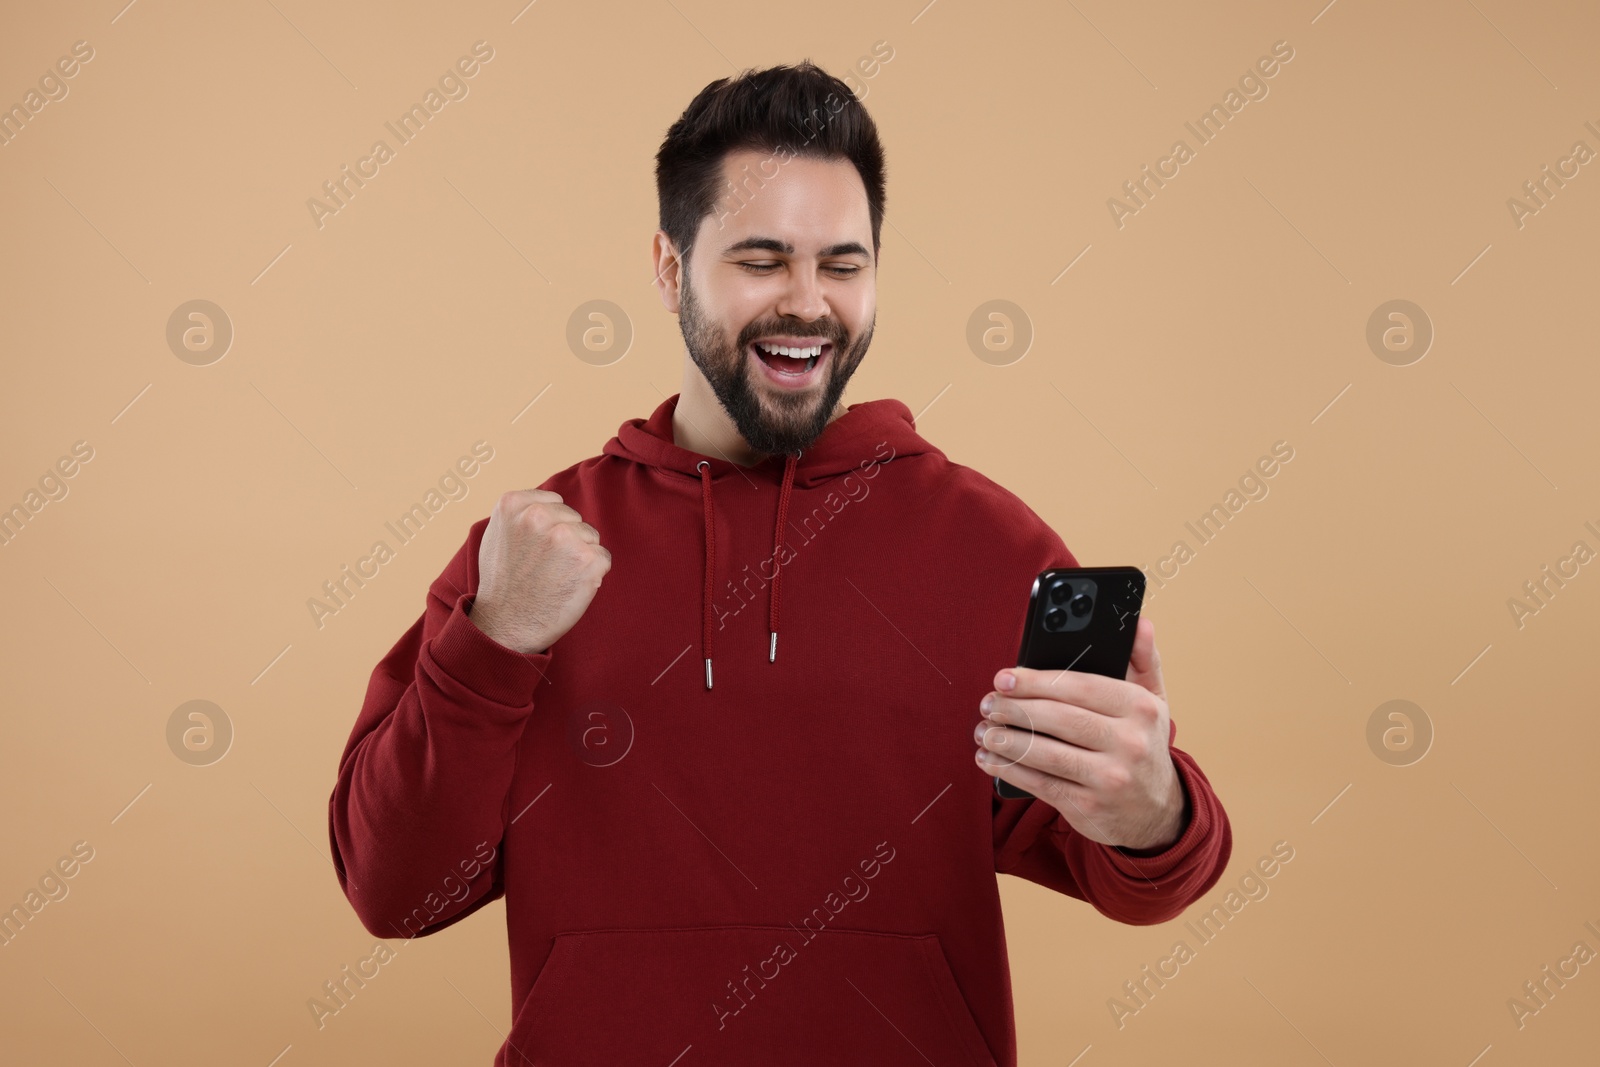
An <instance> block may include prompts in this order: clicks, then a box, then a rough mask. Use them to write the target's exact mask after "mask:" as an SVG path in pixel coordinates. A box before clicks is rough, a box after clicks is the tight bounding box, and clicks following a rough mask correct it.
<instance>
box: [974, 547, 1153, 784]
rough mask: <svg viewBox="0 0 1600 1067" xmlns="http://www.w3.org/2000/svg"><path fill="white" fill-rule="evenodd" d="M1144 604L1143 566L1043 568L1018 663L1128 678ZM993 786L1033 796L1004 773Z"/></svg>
mask: <svg viewBox="0 0 1600 1067" xmlns="http://www.w3.org/2000/svg"><path fill="white" fill-rule="evenodd" d="M1143 604H1144V572H1143V571H1141V570H1140V569H1139V568H1138V567H1076V568H1067V567H1062V568H1054V569H1051V570H1046V571H1041V572H1039V576H1038V577H1037V578H1035V579H1034V580H1033V590H1032V592H1030V593H1029V594H1028V614H1027V621H1026V622H1024V624H1023V627H1022V647H1021V648H1020V649H1018V650H1017V666H1019V667H1031V668H1033V669H1034V670H1045V671H1049V670H1073V671H1085V672H1087V673H1090V674H1103V675H1105V676H1106V677H1108V678H1116V679H1119V680H1121V679H1125V678H1127V676H1128V660H1129V658H1130V657H1131V656H1132V655H1133V638H1134V635H1135V634H1136V633H1137V632H1138V628H1139V610H1140V608H1141V607H1142V606H1143ZM1007 725H1008V726H1010V727H1011V728H1012V729H1016V730H1023V729H1026V727H1022V726H1011V724H1009V723H1008V724H1007ZM994 789H995V792H996V793H998V794H999V795H1000V796H1002V797H1006V798H1008V799H1010V798H1014V797H1031V796H1033V794H1032V793H1030V792H1028V791H1027V790H1026V789H1019V788H1018V787H1016V786H1014V785H1012V784H1011V783H1010V782H1008V781H1006V780H1005V779H1003V778H996V779H995V780H994Z"/></svg>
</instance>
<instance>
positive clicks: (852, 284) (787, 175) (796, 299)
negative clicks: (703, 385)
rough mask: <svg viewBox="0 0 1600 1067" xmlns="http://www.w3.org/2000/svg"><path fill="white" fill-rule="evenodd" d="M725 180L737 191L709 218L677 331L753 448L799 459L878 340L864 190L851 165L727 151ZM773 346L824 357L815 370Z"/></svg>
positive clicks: (684, 284)
mask: <svg viewBox="0 0 1600 1067" xmlns="http://www.w3.org/2000/svg"><path fill="white" fill-rule="evenodd" d="M784 160H787V162H783V161H784ZM746 168H748V171H747V170H746ZM774 172H776V173H775V174H774ZM723 174H724V175H725V176H726V177H727V178H728V180H729V181H731V182H733V183H734V184H735V187H736V188H737V190H738V193H737V194H735V193H732V192H730V193H728V194H727V195H725V196H724V197H723V198H722V199H720V200H719V201H718V202H717V204H716V206H715V208H714V209H713V210H712V212H711V214H709V215H707V216H706V217H705V218H704V219H702V220H701V221H700V229H699V232H698V235H697V236H696V238H695V243H694V247H693V250H692V252H691V254H690V266H689V271H688V272H687V275H685V276H684V277H683V279H682V286H681V291H680V308H679V323H678V324H679V327H680V328H681V329H682V331H683V340H684V344H685V345H686V346H687V347H688V350H689V356H690V358H691V359H693V360H694V363H695V366H696V367H698V368H699V369H700V373H701V374H703V375H704V376H705V378H706V381H707V382H708V383H709V384H710V386H711V389H712V391H713V392H714V393H715V394H716V396H717V399H718V400H719V401H720V402H721V404H722V407H723V409H724V410H726V411H727V413H728V416H729V417H730V418H731V419H732V420H733V423H734V426H735V427H736V428H737V429H738V431H739V434H740V436H742V437H743V438H744V439H745V440H746V441H747V442H748V443H749V445H750V447H751V448H752V449H754V450H756V451H758V452H766V453H773V454H776V453H790V452H796V451H800V450H802V449H805V448H807V447H809V446H810V445H811V443H812V442H813V441H815V440H816V439H817V437H818V436H820V435H821V433H822V431H823V428H824V427H826V426H827V424H828V420H829V417H830V416H831V415H832V414H833V410H834V408H835V407H836V406H837V405H838V402H839V398H840V396H841V395H843V393H844V387H845V385H846V383H848V382H849V380H850V376H851V375H852V374H854V373H855V371H856V368H857V367H858V366H860V364H861V360H862V359H863V358H865V356H866V354H867V346H868V345H869V344H871V343H872V330H873V324H874V321H875V316H876V312H877V267H876V263H875V262H874V259H873V255H872V222H871V217H870V215H869V214H868V211H867V195H866V188H865V186H863V185H862V183H861V177H860V175H859V174H858V173H857V172H856V169H855V166H854V165H853V164H851V163H850V162H849V161H848V160H845V159H840V160H826V161H824V160H817V159H805V158H800V157H797V156H792V155H780V154H774V153H768V152H762V151H753V150H746V151H739V152H731V153H729V154H728V156H727V158H726V159H725V160H724V161H723ZM765 340H770V341H775V342H778V343H780V344H781V345H782V346H783V347H786V348H789V349H791V350H794V349H802V350H803V349H805V348H808V347H812V346H816V345H819V344H820V345H821V346H822V351H821V353H820V354H819V355H818V356H817V357H815V358H814V359H813V360H812V361H811V362H810V363H809V364H808V363H807V362H806V361H804V360H803V359H796V358H785V357H784V356H782V355H770V354H765V353H764V351H763V349H762V348H761V347H759V346H758V345H757V344H756V342H758V341H765Z"/></svg>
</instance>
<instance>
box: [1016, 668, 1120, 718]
mask: <svg viewBox="0 0 1600 1067" xmlns="http://www.w3.org/2000/svg"><path fill="white" fill-rule="evenodd" d="M1007 675H1010V676H1012V677H1013V678H1015V680H1016V682H1015V685H1014V686H1012V687H1011V688H1010V689H1008V688H1007V687H1006V684H1005V682H1006V676H1007ZM994 683H995V689H996V690H997V691H998V692H999V693H1000V695H1001V696H1009V697H1013V698H1019V699H1027V698H1030V697H1043V698H1045V699H1047V700H1059V701H1063V702H1065V703H1068V704H1075V705H1077V706H1078V707H1080V708H1088V709H1089V710H1090V711H1096V712H1099V713H1100V714H1102V715H1113V716H1117V717H1119V718H1120V717H1123V716H1127V715H1132V714H1133V712H1134V709H1135V702H1136V701H1137V700H1138V699H1139V698H1140V696H1141V693H1140V690H1139V688H1138V687H1137V686H1132V685H1129V684H1128V683H1127V682H1126V681H1125V680H1123V679H1121V678H1107V677H1106V676H1105V675H1103V674H1091V673H1089V672H1088V671H1071V670H1068V671H1054V670H1051V671H1041V670H1034V669H1032V668H1030V667H1007V668H1005V669H1004V670H1002V671H1000V672H999V673H997V674H996V675H995V677H994Z"/></svg>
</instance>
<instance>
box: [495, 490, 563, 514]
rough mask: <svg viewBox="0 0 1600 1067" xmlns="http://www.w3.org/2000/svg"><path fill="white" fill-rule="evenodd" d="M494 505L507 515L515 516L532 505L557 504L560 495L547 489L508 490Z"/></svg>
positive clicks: (559, 501)
mask: <svg viewBox="0 0 1600 1067" xmlns="http://www.w3.org/2000/svg"><path fill="white" fill-rule="evenodd" d="M496 503H497V504H498V505H499V507H500V510H501V511H503V512H505V513H506V514H507V515H517V514H520V513H521V512H524V511H526V510H528V508H529V507H530V506H531V505H533V504H559V503H561V494H560V493H553V492H551V491H550V490H548V489H508V490H507V491H506V492H504V493H501V494H500V499H499V500H498V501H497V502H496Z"/></svg>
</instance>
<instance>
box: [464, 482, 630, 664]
mask: <svg viewBox="0 0 1600 1067" xmlns="http://www.w3.org/2000/svg"><path fill="white" fill-rule="evenodd" d="M610 569H611V553H610V552H609V551H608V550H607V549H606V548H605V547H604V546H602V545H601V544H600V534H599V533H598V532H597V531H596V530H595V528H594V527H593V526H590V525H589V524H588V523H586V522H584V521H583V516H581V515H579V514H578V513H577V512H576V511H574V510H572V508H570V507H568V506H567V505H566V504H563V503H562V502H561V495H560V494H559V493H552V492H550V491H548V490H545V489H518V490H513V491H511V492H509V493H503V494H502V495H501V497H500V499H499V500H498V501H496V502H495V505H494V510H493V511H492V512H490V514H489V525H488V526H487V527H485V528H484V531H483V541H482V543H481V544H480V545H479V546H478V592H477V595H476V596H475V597H474V599H473V602H472V609H471V612H470V614H471V618H472V621H473V622H474V623H476V624H477V626H478V629H480V630H482V631H483V632H484V633H485V634H487V635H488V636H489V637H490V638H492V639H493V640H494V641H495V642H497V643H499V644H501V645H504V646H505V647H507V648H510V649H514V650H516V651H518V652H522V653H529V652H544V651H547V650H548V649H549V648H550V646H551V645H553V644H555V643H556V641H558V640H560V638H561V637H562V635H563V634H565V633H566V632H567V631H568V630H570V629H572V628H573V627H574V626H576V625H577V624H578V620H579V619H581V618H583V613H584V612H585V611H587V610H588V608H589V603H590V601H592V600H594V595H595V593H596V592H598V591H599V589H600V579H601V578H603V577H605V574H606V572H607V571H609V570H610Z"/></svg>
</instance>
